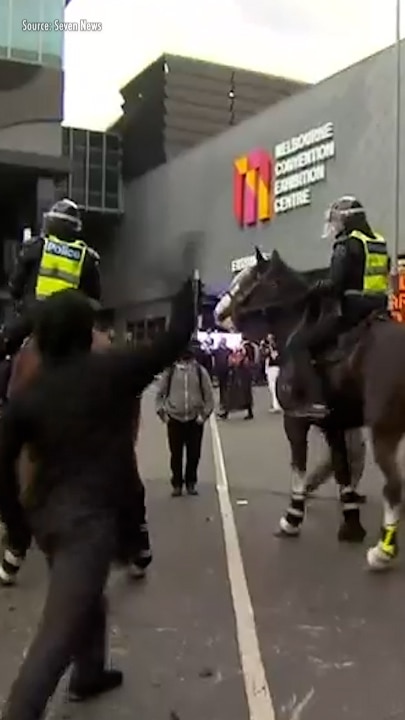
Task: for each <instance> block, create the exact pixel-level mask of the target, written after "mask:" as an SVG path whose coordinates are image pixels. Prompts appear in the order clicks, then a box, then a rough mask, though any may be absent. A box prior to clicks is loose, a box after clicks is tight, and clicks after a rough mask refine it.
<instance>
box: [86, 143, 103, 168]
mask: <svg viewBox="0 0 405 720" xmlns="http://www.w3.org/2000/svg"><path fill="white" fill-rule="evenodd" d="M89 156H90V157H89V160H90V165H99V166H100V167H101V166H102V164H103V151H102V150H101V149H100V148H92V147H91V148H90V152H89Z"/></svg>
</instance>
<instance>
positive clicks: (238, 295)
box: [214, 248, 308, 330]
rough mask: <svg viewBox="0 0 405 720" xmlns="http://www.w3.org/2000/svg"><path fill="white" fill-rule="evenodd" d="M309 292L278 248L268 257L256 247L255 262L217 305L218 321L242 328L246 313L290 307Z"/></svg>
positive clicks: (303, 281) (228, 327)
mask: <svg viewBox="0 0 405 720" xmlns="http://www.w3.org/2000/svg"><path fill="white" fill-rule="evenodd" d="M307 291H308V282H307V280H306V279H305V278H304V277H303V276H302V275H300V274H299V273H298V272H296V271H295V270H293V269H292V268H290V267H289V266H288V265H287V264H286V263H285V262H284V261H283V260H282V258H281V257H280V255H279V253H278V252H277V250H274V251H273V253H272V255H271V256H270V257H269V258H266V257H265V256H264V255H262V253H261V252H260V250H259V249H258V248H256V263H255V264H254V265H252V266H251V267H248V268H245V269H244V270H242V271H241V272H240V273H239V274H238V275H236V277H234V278H233V280H232V282H231V284H230V285H229V288H228V290H227V291H226V292H225V293H224V295H223V296H222V297H221V299H220V300H219V302H218V303H217V305H216V308H215V310H214V316H215V321H216V323H217V324H218V325H220V326H221V327H223V328H224V329H226V330H235V329H239V328H240V327H241V323H242V322H243V318H244V317H246V316H247V315H251V316H252V314H255V313H259V312H263V311H265V310H275V311H276V310H277V309H280V308H283V307H286V306H291V305H293V304H294V303H297V302H298V301H300V300H302V299H303V298H304V297H305V295H306V293H307Z"/></svg>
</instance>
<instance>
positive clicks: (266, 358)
mask: <svg viewBox="0 0 405 720" xmlns="http://www.w3.org/2000/svg"><path fill="white" fill-rule="evenodd" d="M216 334H217V333H216V332H215V331H208V333H207V334H206V337H205V338H204V340H203V341H200V342H199V343H198V346H197V348H196V358H197V360H198V362H199V363H200V364H201V365H202V366H203V367H204V368H205V369H206V370H207V372H208V373H209V376H210V378H211V380H212V381H213V383H214V385H217V386H218V388H219V397H220V410H219V417H221V418H222V419H226V418H227V417H228V415H229V413H231V412H234V411H240V410H245V411H246V419H247V420H249V419H252V418H253V394H252V387H253V386H254V385H265V384H267V385H268V388H269V394H270V404H269V411H270V412H279V411H280V404H279V402H278V399H277V394H276V381H277V376H278V371H279V353H278V350H277V347H276V343H275V339H274V337H273V336H272V335H271V334H269V335H268V336H267V338H266V339H265V340H262V341H261V342H260V343H255V342H251V341H250V340H248V339H246V338H244V337H243V336H242V337H241V340H240V342H239V343H237V344H235V343H230V341H229V340H228V338H227V336H226V334H223V333H221V334H220V335H219V340H218V341H217V342H216Z"/></svg>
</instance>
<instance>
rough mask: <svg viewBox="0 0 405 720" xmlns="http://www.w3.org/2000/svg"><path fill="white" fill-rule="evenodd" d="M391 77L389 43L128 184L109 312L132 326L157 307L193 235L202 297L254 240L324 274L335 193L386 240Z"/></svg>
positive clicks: (390, 227)
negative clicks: (348, 198) (350, 200)
mask: <svg viewBox="0 0 405 720" xmlns="http://www.w3.org/2000/svg"><path fill="white" fill-rule="evenodd" d="M403 62H405V61H404V60H403ZM403 70H404V67H403ZM394 74H395V53H394V51H393V49H392V48H391V49H387V50H385V51H383V52H381V53H379V54H377V55H375V56H372V57H370V58H368V59H366V60H364V61H363V62H360V63H358V64H356V65H354V66H352V67H350V68H348V69H347V70H345V71H344V72H341V73H339V74H337V75H335V76H333V77H331V78H329V79H327V80H325V81H323V82H321V83H319V84H318V85H316V86H312V87H309V88H307V89H304V90H303V91H302V92H300V93H298V94H295V95H292V96H291V97H289V98H287V99H284V100H282V101H280V102H278V103H277V104H275V105H273V106H272V107H270V108H269V109H267V110H265V111H264V112H261V113H260V114H258V115H256V116H254V117H251V118H249V119H247V120H246V121H244V122H242V123H241V124H240V125H237V126H236V127H233V128H231V129H228V130H227V131H225V132H223V133H222V134H220V135H218V136H216V137H214V138H212V139H210V140H208V141H206V142H205V143H203V144H201V145H199V146H197V147H195V148H193V149H191V150H189V151H188V152H186V153H184V154H182V155H180V156H179V157H177V158H175V159H174V160H173V161H171V162H168V163H166V164H165V165H163V166H162V167H159V168H157V169H155V170H153V171H152V172H149V173H147V174H145V175H144V176H143V177H141V178H138V179H134V180H132V181H130V182H127V183H126V186H125V189H124V205H125V215H124V217H123V220H122V223H121V225H120V227H119V230H118V232H117V238H116V241H115V243H114V262H113V263H112V267H114V268H115V270H114V271H113V277H112V278H111V280H110V291H111V294H112V295H111V297H112V301H113V304H114V305H115V306H116V307H117V309H118V311H119V314H121V316H122V317H123V318H126V319H127V320H129V321H132V322H133V321H136V319H137V318H140V317H145V316H149V317H153V316H156V317H157V316H160V315H162V314H163V313H164V312H165V310H166V309H167V301H166V299H167V296H168V295H169V293H170V286H171V284H172V282H173V278H175V277H176V276H178V275H179V274H181V269H182V267H181V266H182V253H181V250H182V245H183V241H184V238H185V237H186V235H187V233H190V232H194V233H198V234H199V237H200V239H201V245H202V252H201V259H200V271H201V275H202V278H203V280H204V282H205V284H206V286H207V287H209V288H212V289H213V292H216V291H218V289H220V288H221V287H223V286H224V284H226V283H227V282H228V281H229V278H230V277H231V273H232V269H233V270H235V269H236V268H237V267H240V266H241V265H242V264H243V262H248V261H246V260H240V258H246V257H248V256H250V255H252V253H253V249H254V246H255V245H258V246H260V247H261V249H262V250H263V251H265V252H266V251H267V252H270V251H271V250H272V249H274V248H277V249H278V250H279V252H280V253H281V255H282V256H283V257H284V258H285V259H286V261H287V262H289V263H290V264H291V265H293V266H294V267H296V268H297V269H302V270H310V269H316V268H323V267H325V266H326V265H327V264H328V260H329V255H330V247H329V246H328V244H327V243H325V242H324V241H323V240H322V239H321V234H322V227H323V221H324V213H325V210H326V209H327V208H328V206H329V204H330V203H331V201H333V200H334V199H335V198H337V197H339V196H340V195H342V194H348V193H353V194H355V195H357V196H358V197H359V199H360V200H361V201H362V202H363V203H364V205H365V207H366V208H367V210H368V213H369V218H370V222H371V223H372V225H373V226H374V227H375V228H376V230H378V231H379V232H381V233H383V234H384V235H385V236H386V237H387V239H388V242H389V243H392V239H393V232H394V223H393V216H394V161H395V154H396V147H395V142H394V138H395V132H394V130H395V106H394V97H395V88H394V82H395V80H394ZM404 89H405V88H404ZM403 97H405V92H404V94H403ZM404 109H405V108H404ZM402 116H403V117H405V115H404V114H403V113H402ZM404 130H405V127H404ZM402 135H403V133H402ZM400 152H401V167H404V160H405V149H404V146H402V148H401V151H400ZM402 189H403V191H405V184H404V181H403V182H402ZM404 221H405V219H404V218H403V217H402V218H401V232H402V233H403V231H404V230H405V226H404ZM400 250H402V251H404V250H405V238H403V236H402V235H401V247H400Z"/></svg>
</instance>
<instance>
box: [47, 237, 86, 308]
mask: <svg viewBox="0 0 405 720" xmlns="http://www.w3.org/2000/svg"><path fill="white" fill-rule="evenodd" d="M86 247H87V246H86V244H85V243H84V242H82V240H75V242H72V243H68V242H64V241H63V240H59V239H58V238H56V237H53V236H50V237H47V238H45V240H44V247H43V249H42V257H41V263H40V266H39V271H38V278H37V285H36V288H35V295H36V298H37V299H38V300H43V299H44V298H47V297H49V296H50V295H53V294H54V293H56V292H59V291H60V290H68V289H69V288H75V289H77V288H78V287H79V285H80V278H81V274H82V269H83V263H84V258H85V255H86Z"/></svg>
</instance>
